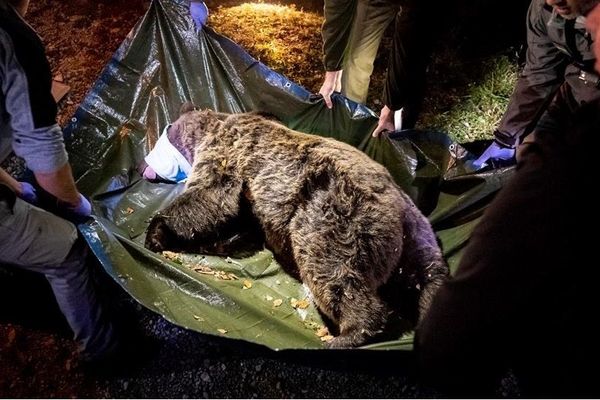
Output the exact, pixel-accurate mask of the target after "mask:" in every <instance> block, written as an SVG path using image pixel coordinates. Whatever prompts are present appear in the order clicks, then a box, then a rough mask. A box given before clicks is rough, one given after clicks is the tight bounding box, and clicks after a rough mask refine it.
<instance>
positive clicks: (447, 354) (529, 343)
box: [416, 102, 600, 397]
mask: <svg viewBox="0 0 600 400" xmlns="http://www.w3.org/2000/svg"><path fill="white" fill-rule="evenodd" d="M599 104H600V103H599V102H595V103H593V104H590V105H587V106H586V107H584V108H583V109H581V110H580V111H579V112H578V113H577V114H576V115H574V116H573V115H569V113H568V112H565V113H564V115H562V116H561V115H559V116H558V118H556V119H554V120H553V121H552V123H550V124H547V125H546V126H542V127H540V128H539V129H538V130H537V134H536V139H535V141H534V142H533V143H532V144H529V145H528V147H527V148H526V149H525V150H524V152H523V157H522V159H521V160H520V161H519V163H518V165H517V170H516V172H515V175H514V177H513V178H512V179H511V180H510V181H509V182H508V183H507V185H506V186H505V187H504V188H503V189H502V190H501V191H500V192H499V193H498V195H497V197H496V198H495V199H494V201H493V202H492V203H491V204H490V206H489V208H488V209H487V210H486V212H485V214H484V216H483V218H482V220H481V222H480V224H479V225H478V226H477V227H476V228H475V230H474V231H473V234H472V237H471V240H470V242H469V244H468V245H467V248H466V249H465V252H464V255H463V258H462V260H461V263H460V266H459V268H458V270H457V272H456V274H455V276H454V277H453V278H452V279H451V280H450V281H449V282H448V283H447V284H446V285H444V286H443V287H442V288H441V289H440V291H439V292H438V294H437V296H436V297H435V299H434V301H433V304H432V307H431V309H430V312H429V313H428V314H427V315H426V317H425V318H424V320H423V321H422V324H421V325H420V326H419V327H418V330H417V336H416V351H417V355H418V359H419V363H420V367H421V372H422V375H423V377H424V378H426V379H428V380H430V381H431V382H433V383H434V384H437V385H439V386H441V387H443V388H445V389H446V390H448V391H449V394H451V395H458V396H484V397H487V396H491V395H493V392H490V390H492V388H493V387H495V385H496V384H497V383H498V379H499V377H501V376H502V375H503V374H504V373H505V372H506V371H507V370H508V369H511V370H512V371H514V373H515V374H516V376H517V378H518V379H519V382H520V385H521V389H522V391H523V395H524V396H527V397H538V396H544V397H589V396H592V397H598V396H599V395H600V387H599V386H598V385H597V383H596V378H595V375H596V374H597V370H598V368H597V365H598V360H599V358H598V356H599V343H600V342H599V339H598V338H600V335H599V333H600V332H599V331H598V329H597V328H596V326H598V323H597V321H596V319H597V317H596V315H597V314H598V305H599V303H600V296H599V295H598V294H597V293H598V289H597V285H598V283H597V282H598V280H597V279H596V277H597V275H598V274H597V272H596V271H597V269H598V268H599V267H598V260H597V255H596V254H597V253H598V251H597V247H598V246H599V244H598V240H597V237H598V234H597V233H594V231H595V230H596V229H597V225H595V224H594V223H592V221H593V220H596V218H595V217H594V216H595V215H596V213H597V207H598V200H597V198H596V197H594V196H593V195H592V192H593V191H594V189H593V186H595V185H597V182H598V172H597V170H598V168H597V162H596V161H595V160H596V159H598V152H599V148H598V144H599V140H598V138H599V136H600V107H599ZM586 232H592V233H586Z"/></svg>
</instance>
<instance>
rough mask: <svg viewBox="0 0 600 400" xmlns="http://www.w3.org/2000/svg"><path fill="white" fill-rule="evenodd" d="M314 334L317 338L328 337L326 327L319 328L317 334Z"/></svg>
mask: <svg viewBox="0 0 600 400" xmlns="http://www.w3.org/2000/svg"><path fill="white" fill-rule="evenodd" d="M315 334H316V335H317V336H318V337H323V336H328V335H329V329H327V327H326V326H322V327H321V328H319V329H318V330H317V332H315Z"/></svg>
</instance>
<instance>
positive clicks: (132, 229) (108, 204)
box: [65, 0, 510, 350]
mask: <svg viewBox="0 0 600 400" xmlns="http://www.w3.org/2000/svg"><path fill="white" fill-rule="evenodd" d="M185 101H191V102H193V103H194V104H196V105H197V106H199V107H202V108H210V109H214V110H218V111H221V112H232V113H235V112H244V111H252V110H255V111H256V110H258V111H264V112H268V113H270V114H272V115H274V116H276V117H277V118H279V120H281V121H282V122H283V123H284V124H286V125H287V126H289V127H290V128H293V129H296V130H299V131H303V132H308V133H314V134H319V135H323V136H329V137H333V138H335V139H338V140H341V141H344V142H346V143H349V144H351V145H353V146H356V147H357V148H359V149H361V150H362V151H364V152H366V153H367V154H368V155H369V156H371V157H372V158H373V159H375V160H377V161H379V162H380V163H382V164H383V165H385V166H386V167H387V168H388V169H389V170H390V172H391V173H392V175H393V176H394V178H395V179H396V181H397V182H398V184H399V185H400V186H401V187H402V188H403V189H404V190H405V191H406V192H407V193H408V194H409V195H410V196H411V197H412V198H413V199H414V200H415V202H416V203H417V205H418V206H419V207H420V208H421V210H423V211H424V213H425V214H426V215H428V216H429V218H430V220H431V222H432V224H433V226H434V228H435V229H436V232H437V234H438V236H439V238H440V240H441V242H442V244H443V248H444V252H445V256H446V257H447V259H448V261H449V263H450V265H451V268H453V269H454V268H455V267H456V264H457V262H458V260H459V259H460V255H461V251H462V249H463V247H464V245H465V243H466V242H467V240H468V238H469V235H470V232H471V230H472V228H473V226H474V225H475V224H476V223H477V220H478V218H479V216H480V214H481V212H482V210H483V208H484V207H485V205H486V204H487V203H488V202H489V199H490V197H491V196H492V195H493V194H494V192H496V191H497V190H498V188H499V187H500V186H501V185H502V183H503V181H504V180H505V179H506V178H507V176H508V175H509V174H510V171H507V170H495V171H492V172H490V173H487V174H466V173H465V169H464V166H463V165H464V162H465V161H466V160H467V159H469V158H470V157H472V156H471V155H470V154H469V152H467V151H466V150H465V149H464V148H463V147H462V146H461V145H459V144H457V143H454V142H452V140H450V139H449V138H448V137H447V136H446V135H444V134H442V133H436V132H423V131H403V132H397V133H394V134H392V135H390V136H389V137H383V138H380V139H373V138H372V137H371V136H370V132H371V131H372V129H373V128H374V127H375V125H376V123H377V118H376V115H375V114H374V113H373V112H372V111H371V110H369V109H368V108H366V107H364V106H361V105H358V104H355V103H354V102H351V101H349V100H347V99H345V98H344V97H342V96H335V97H334V107H333V109H332V110H329V109H327V108H326V107H325V105H324V103H323V101H322V99H320V98H318V97H316V96H314V95H311V93H309V92H308V91H307V90H305V89H304V88H302V87H300V86H299V85H297V84H295V83H294V82H291V81H290V80H288V79H287V78H285V77H284V76H282V75H280V74H278V73H276V72H273V71H272V70H270V69H269V68H268V67H267V66H265V65H263V64H262V63H260V62H258V61H257V60H255V59H254V58H252V57H250V56H249V55H248V54H247V53H246V52H245V51H244V50H243V49H241V48H240V47H239V46H237V45H236V44H235V43H233V42H232V41H230V40H229V39H227V38H225V37H223V36H220V35H219V34H218V33H216V32H214V31H213V30H212V29H210V28H209V27H206V28H205V29H204V30H202V31H200V32H197V31H196V30H195V29H194V26H193V23H192V21H191V20H190V18H189V16H188V12H187V4H186V2H183V1H177V0H172V1H168V0H155V1H154V2H153V3H152V4H151V6H150V8H149V10H148V12H147V13H146V14H145V16H144V17H143V18H142V19H141V20H140V21H139V23H138V24H137V25H136V27H135V28H134V29H133V31H132V32H131V33H130V34H129V35H128V37H127V38H126V39H125V41H124V42H123V44H122V45H121V46H120V48H119V49H118V50H117V52H116V53H115V54H114V56H113V58H112V59H111V61H110V62H109V63H108V65H107V66H106V67H105V69H104V71H103V72H102V74H101V76H100V77H99V79H98V80H97V82H96V83H95V85H94V87H93V89H92V90H91V91H90V93H89V94H88V95H87V97H86V98H85V100H84V101H83V103H82V104H81V106H80V107H79V109H78V110H77V111H76V114H75V116H74V117H73V118H72V120H71V123H70V124H69V125H68V126H67V127H66V129H65V136H66V138H67V146H68V150H69V154H70V160H71V163H72V165H73V169H74V174H75V176H76V178H77V184H78V186H79V187H80V189H81V190H82V191H83V192H84V193H85V194H86V195H88V196H90V198H91V199H92V200H93V207H94V214H95V216H94V218H93V220H92V221H90V222H87V223H85V224H82V225H80V231H81V232H82V233H83V235H84V237H85V239H86V240H87V241H88V243H89V244H90V246H91V248H92V250H93V252H94V254H95V255H96V256H97V258H98V260H99V261H100V262H101V264H102V266H103V267H104V269H105V270H106V271H107V272H108V274H110V276H112V277H113V278H114V279H115V280H116V281H117V282H118V283H120V285H121V286H122V287H123V288H124V289H125V290H126V291H127V292H128V293H129V294H130V295H131V296H133V297H134V298H135V299H136V300H137V301H139V302H140V303H141V304H143V305H144V306H146V307H148V308H149V309H151V310H153V311H155V312H157V313H160V314H161V315H162V316H164V317H165V318H166V319H168V320H169V321H171V322H173V323H175V324H178V325H180V326H182V327H185V328H189V329H193V330H196V331H198V332H202V333H206V334H211V335H221V336H225V337H229V338H233V339H242V340H246V341H250V342H255V343H258V344H262V345H265V346H268V347H270V348H272V349H322V348H323V342H322V341H321V339H320V338H319V336H317V334H316V332H317V330H318V329H319V327H320V326H322V325H323V321H322V320H321V317H320V315H319V313H318V312H317V311H316V310H315V308H314V306H313V305H310V306H309V307H308V308H304V309H303V308H300V307H296V308H295V307H293V305H292V302H293V299H297V300H303V299H305V298H307V293H306V291H305V289H304V287H303V286H302V285H301V284H300V283H299V282H297V281H295V280H294V279H293V278H291V277H290V276H288V275H286V274H285V273H284V272H283V271H282V269H281V268H280V266H279V265H278V264H277V263H276V262H275V261H274V259H273V256H272V254H271V253H270V252H269V251H268V250H262V251H260V252H257V253H256V254H254V255H252V256H250V257H247V258H243V259H234V258H229V257H228V258H221V257H213V256H204V255H191V254H190V255H182V256H181V259H179V260H176V261H173V260H169V259H167V258H165V257H163V256H162V255H160V254H155V253H152V252H150V251H148V250H146V249H145V248H144V246H143V243H144V238H145V229H146V227H147V225H148V222H149V220H150V218H151V217H152V215H153V214H154V213H155V212H157V211H158V210H160V209H161V208H162V207H164V206H166V205H167V204H169V202H171V201H172V200H173V199H174V198H175V197H176V196H177V195H178V194H179V193H181V191H182V190H183V184H156V183H149V182H147V181H144V180H142V179H140V175H139V174H138V173H137V172H136V166H137V165H138V164H139V163H140V161H141V160H142V159H143V157H144V155H145V154H147V152H148V151H149V150H150V148H151V147H152V145H153V144H154V143H155V142H156V140H157V138H158V135H159V133H160V132H161V129H162V128H163V127H164V126H165V124H167V123H168V122H169V121H173V120H175V119H176V118H177V115H178V109H179V107H180V105H181V104H182V103H183V102H185ZM199 266H204V269H202V268H198V267H199ZM206 266H208V267H209V268H210V270H208V272H209V273H207V270H206ZM211 270H212V271H213V273H210V271H211ZM224 273H231V274H234V275H235V276H236V277H237V279H231V280H225V279H221V278H220V277H223V276H227V275H226V274H224ZM229 276H230V277H231V275H229ZM279 302H281V304H279ZM366 347H368V348H374V349H401V350H409V349H411V348H412V334H411V333H410V332H409V333H405V334H402V335H399V337H398V338H397V340H393V341H387V342H383V343H377V344H373V345H370V346H366Z"/></svg>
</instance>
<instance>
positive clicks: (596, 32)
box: [585, 4, 600, 72]
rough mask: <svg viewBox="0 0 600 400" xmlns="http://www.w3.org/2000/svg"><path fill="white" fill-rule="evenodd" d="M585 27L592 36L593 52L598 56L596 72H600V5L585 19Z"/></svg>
mask: <svg viewBox="0 0 600 400" xmlns="http://www.w3.org/2000/svg"><path fill="white" fill-rule="evenodd" d="M585 26H586V28H587V29H588V31H590V33H591V34H592V40H593V41H594V43H593V48H592V50H593V52H594V55H595V56H596V65H595V68H596V71H598V72H600V4H599V5H597V6H596V7H594V8H593V9H592V11H591V12H590V13H589V14H588V15H587V17H586V19H585Z"/></svg>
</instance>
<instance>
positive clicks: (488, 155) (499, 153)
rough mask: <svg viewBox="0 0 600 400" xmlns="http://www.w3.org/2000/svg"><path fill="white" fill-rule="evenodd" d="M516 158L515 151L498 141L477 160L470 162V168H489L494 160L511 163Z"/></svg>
mask: <svg viewBox="0 0 600 400" xmlns="http://www.w3.org/2000/svg"><path fill="white" fill-rule="evenodd" d="M514 157H515V149H513V148H510V147H504V146H502V145H501V144H499V143H498V142H496V141H493V142H492V144H490V145H489V146H488V148H487V149H485V150H484V152H483V153H482V154H481V155H480V156H479V158H477V159H476V160H473V161H471V162H469V166H470V168H472V169H474V170H479V169H482V168H484V167H486V166H488V165H489V164H490V163H491V162H492V160H497V161H503V162H507V163H509V162H511V160H514Z"/></svg>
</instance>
